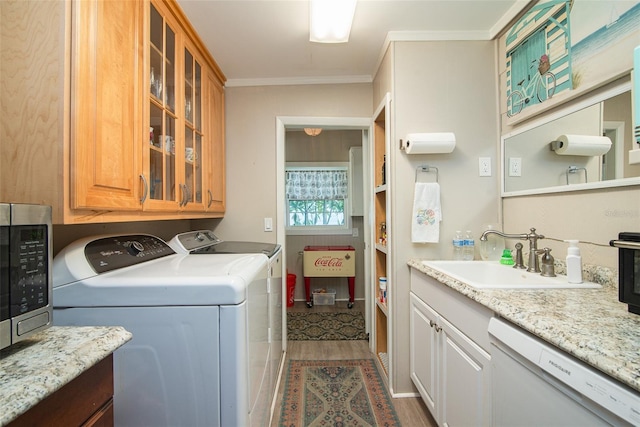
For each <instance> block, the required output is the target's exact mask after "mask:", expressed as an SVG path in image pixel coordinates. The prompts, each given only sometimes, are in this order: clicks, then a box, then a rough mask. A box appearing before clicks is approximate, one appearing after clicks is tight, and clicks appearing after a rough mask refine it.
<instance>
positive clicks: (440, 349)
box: [410, 270, 492, 427]
mask: <svg viewBox="0 0 640 427" xmlns="http://www.w3.org/2000/svg"><path fill="white" fill-rule="evenodd" d="M450 292H451V293H450ZM456 294H457V293H456V292H455V291H453V290H450V289H447V288H446V287H445V286H444V285H442V284H440V283H438V282H437V281H435V280H434V279H431V278H430V277H428V276H426V275H424V274H423V273H421V272H418V271H413V270H412V275H411V294H410V310H411V315H410V334H411V337H410V372H411V379H412V381H413V383H414V384H415V386H416V387H417V389H418V391H419V392H420V395H421V396H422V398H423V400H424V402H425V404H426V405H427V407H428V408H429V410H430V411H431V414H432V415H433V417H434V419H435V420H436V422H437V423H438V425H439V426H453V427H455V426H482V425H486V426H489V425H491V387H490V386H491V384H490V381H491V375H490V367H491V363H490V362H491V357H490V355H489V353H488V351H487V349H488V332H487V330H488V329H487V328H488V323H489V319H490V318H491V316H492V313H491V311H489V310H486V309H485V308H484V307H482V306H480V305H478V304H476V303H474V302H473V301H471V300H468V299H467V302H465V301H464V300H462V299H460V298H458V297H462V298H465V297H463V296H462V295H460V294H457V295H456ZM425 301H429V304H428V303H427V302H425ZM483 325H484V327H483ZM483 330H484V332H483ZM474 338H476V339H477V341H480V344H479V343H478V342H476V341H474ZM483 346H486V347H485V348H483Z"/></svg>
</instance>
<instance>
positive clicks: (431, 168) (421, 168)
mask: <svg viewBox="0 0 640 427" xmlns="http://www.w3.org/2000/svg"><path fill="white" fill-rule="evenodd" d="M433 171H435V172H436V182H438V180H439V174H440V173H439V172H438V168H437V167H435V166H428V165H423V166H418V167H417V168H416V178H415V182H418V172H425V173H429V172H433Z"/></svg>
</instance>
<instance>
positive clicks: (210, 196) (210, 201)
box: [207, 190, 213, 208]
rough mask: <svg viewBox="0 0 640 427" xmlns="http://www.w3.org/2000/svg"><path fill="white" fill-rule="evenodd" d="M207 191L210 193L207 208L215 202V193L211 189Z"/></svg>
mask: <svg viewBox="0 0 640 427" xmlns="http://www.w3.org/2000/svg"><path fill="white" fill-rule="evenodd" d="M207 193H209V202H208V203H207V208H210V207H211V203H213V193H212V192H211V190H207Z"/></svg>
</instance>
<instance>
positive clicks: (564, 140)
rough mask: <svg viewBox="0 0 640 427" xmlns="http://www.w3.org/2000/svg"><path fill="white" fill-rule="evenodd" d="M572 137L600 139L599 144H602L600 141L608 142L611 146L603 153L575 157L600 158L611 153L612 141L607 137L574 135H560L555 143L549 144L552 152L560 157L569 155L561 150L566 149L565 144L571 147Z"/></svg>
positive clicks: (578, 154) (583, 154) (580, 154)
mask: <svg viewBox="0 0 640 427" xmlns="http://www.w3.org/2000/svg"><path fill="white" fill-rule="evenodd" d="M572 137H577V138H589V139H598V141H597V142H598V143H601V141H599V140H606V141H608V142H609V146H608V147H607V148H606V149H605V150H603V151H602V152H596V153H589V154H587V153H572V154H573V155H576V156H600V155H603V154H606V153H607V152H608V151H609V148H610V147H611V140H610V139H609V138H608V137H606V136H602V137H597V136H593V135H573V136H572V135H560V136H558V137H557V138H556V140H555V141H551V142H550V143H549V149H550V150H551V151H554V152H555V153H556V154H558V155H563V154H564V155H566V154H569V153H566V152H560V151H559V150H561V149H562V148H564V146H565V144H567V147H569V146H570V145H569V140H570V138H572Z"/></svg>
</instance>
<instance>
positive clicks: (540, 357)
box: [489, 318, 640, 427]
mask: <svg viewBox="0 0 640 427" xmlns="http://www.w3.org/2000/svg"><path fill="white" fill-rule="evenodd" d="M489 334H490V338H491V366H492V375H491V388H492V391H493V398H492V401H493V403H492V406H493V409H492V415H493V425H495V426H509V427H512V426H536V427H537V426H547V427H548V426H562V427H568V426H581V427H582V426H599V425H615V426H622V425H640V393H638V392H637V391H635V390H632V389H631V388H628V387H626V386H624V385H622V384H620V383H618V382H617V381H615V380H614V379H612V378H610V377H608V376H607V375H605V374H604V373H602V372H600V371H597V370H596V369H594V368H592V367H589V366H588V365H586V364H585V363H583V362H581V361H579V360H577V359H575V358H573V357H572V356H569V355H568V354H566V353H563V352H562V351H560V350H558V349H556V348H555V347H553V346H552V345H550V344H548V343H546V342H544V341H543V340H541V339H539V338H537V337H534V336H533V335H531V334H529V333H527V332H525V331H524V330H522V329H520V328H518V327H515V326H513V325H511V324H510V323H508V322H506V321H504V320H501V319H498V318H492V319H491V321H490V322H489Z"/></svg>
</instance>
